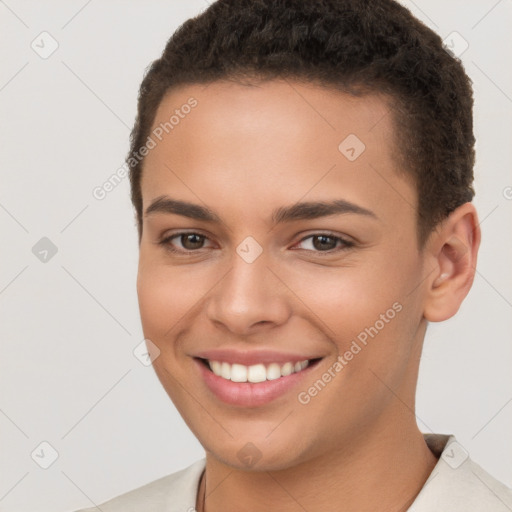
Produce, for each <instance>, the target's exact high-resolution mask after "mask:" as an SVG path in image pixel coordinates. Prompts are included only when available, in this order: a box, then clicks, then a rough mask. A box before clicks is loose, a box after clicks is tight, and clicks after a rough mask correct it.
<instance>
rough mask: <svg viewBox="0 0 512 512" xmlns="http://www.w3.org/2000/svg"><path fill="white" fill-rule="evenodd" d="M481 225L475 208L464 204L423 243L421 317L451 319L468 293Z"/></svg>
mask: <svg viewBox="0 0 512 512" xmlns="http://www.w3.org/2000/svg"><path fill="white" fill-rule="evenodd" d="M480 238H481V232H480V225H479V223H478V216H477V213H476V210H475V207H474V206H473V204H471V203H465V204H463V205H461V206H459V207H458V208H457V209H456V210H454V211H453V212H452V213H451V214H450V215H449V216H448V217H447V218H446V219H445V220H443V221H442V222H441V223H440V224H439V225H438V226H437V227H436V229H435V230H434V231H433V232H432V234H431V235H430V237H429V239H428V241H427V243H426V246H425V258H426V261H427V265H428V266H427V268H431V269H433V270H432V271H431V273H430V274H429V276H428V278H427V280H426V282H425V284H426V289H425V292H426V296H425V302H424V311H423V315H424V317H425V318H426V319H427V320H428V321H430V322H441V321H443V320H447V319H448V318H451V317H452V316H453V315H455V313H457V311H458V310H459V307H460V305H461V303H462V301H463V300H464V298H465V297H466V295H467V294H468V292H469V290H470V288H471V285H472V284H473V279H474V277H475V271H476V260H477V254H478V248H479V247H480Z"/></svg>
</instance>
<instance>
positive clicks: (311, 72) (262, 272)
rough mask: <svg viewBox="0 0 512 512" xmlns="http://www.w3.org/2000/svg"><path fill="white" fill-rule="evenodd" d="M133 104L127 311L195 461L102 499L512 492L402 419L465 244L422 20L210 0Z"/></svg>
mask: <svg viewBox="0 0 512 512" xmlns="http://www.w3.org/2000/svg"><path fill="white" fill-rule="evenodd" d="M138 108H139V109H138V118H137V122H136V125H135V128H134V130H133V133H132V141H131V142H132V145H131V151H130V154H129V156H128V164H129V165H130V166H131V176H130V178H131V185H132V200H133V204H134V206H135V210H136V214H137V222H138V229H139V241H140V262H139V274H138V282H137V288H138V297H139V304H140V312H141V319H142V325H143V330H144V334H145V337H146V339H147V344H148V349H149V351H150V353H151V354H152V355H153V357H154V360H153V365H154V368H155V371H156V373H157V375H158V377H159V379H160V381H161V383H162V385H163V386H164V388H165V389H166V391H167V392H168V394H169V396H170V398H171V399H172V401H173V402H174V404H175V406H176V407H177V408H178V410H179V412H180V413H181V415H182V416H183V418H184V420H185V421H186V423H187V425H188V426H189V427H190V429H191V430H192V431H193V432H194V434H195V435H196V436H197V438H198V440H199V441H200V442H201V444H202V445H203V447H204V449H205V452H206V458H205V459H202V460H200V461H197V462H196V463H195V464H193V465H192V466H190V467H188V468H186V469H184V470H183V471H181V472H178V473H175V474H173V475H169V476H167V477H164V478H162V479H160V480H157V481H155V482H152V483H150V484H148V485H146V486H144V487H141V488H139V489H136V490H134V491H131V492H129V493H127V494H124V495H122V496H119V497H117V498H114V499H112V500H110V501H109V502H107V503H104V504H102V505H101V506H100V508H101V510H103V511H104V512H113V511H123V512H126V511H130V510H133V511H135V510H137V511H139V512H140V511H152V512H158V511H162V512H163V511H168V512H170V511H182V512H185V511H192V510H194V509H196V510H198V511H200V512H204V511H206V512H218V511H223V512H231V511H233V512H235V511H236V512H239V511H273V510H275V511H279V512H288V511H299V510H307V511H310V512H312V511H320V510H321V511H332V512H334V511H344V512H361V511H376V510H378V511H390V512H391V511H393V512H396V511H405V510H409V511H414V512H427V511H428V512H430V511H440V510H443V511H445V510H446V511H448V510H449V511H450V512H456V511H461V512H462V511H464V512H468V511H482V512H483V511H485V512H488V511H507V510H512V495H511V493H510V491H509V490H508V489H507V488H506V487H505V486H503V485H502V484H500V483H499V482H497V481H496V480H494V479H493V478H492V477H491V476H490V475H489V474H487V473H486V472H485V471H483V470H482V469H481V468H480V467H479V466H478V465H476V464H475V463H473V462H472V461H471V460H470V459H469V458H468V457H467V453H466V452H465V450H464V447H463V446H461V445H460V444H459V443H457V441H456V440H455V438H454V437H453V436H443V435H434V434H430V435H427V434H425V435H424V434H422V433H421V432H420V431H419V429H418V427H417V424H416V418H415V414H414V407H415V403H414V397H415V388H416V381H417V375H418V366H419V360H420V354H421V349H422V344H423V339H424V336H425V332H426V329H427V323H428V322H439V321H443V320H446V319H448V318H450V317H452V316H453V315H454V314H455V313H456V312H457V310H458V308H459V306H460V304H461V302H462V301H463V299H464V298H465V296H466V294H467V293H468V291H469V289H470V287H471V284H472V281H473V276H474V272H475V265H476V259H477V251H478V247H479V243H480V229H479V225H478V220H477V215H476V212H475V208H474V207H473V205H472V204H471V200H472V198H473V189H472V180H473V171H472V169H473V163H474V150H473V145H474V137H473V132H472V113H471V109H472V92H471V86H470V82H469V79H468V78H467V76H466V75H465V73H464V70H463V68H462V66H461V64H460V62H459V61H458V60H456V59H455V58H453V57H452V56H451V55H450V54H449V53H447V52H446V51H445V50H444V49H443V46H442V42H441V40H440V38H439V36H437V35H436V34H434V33H433V32H432V31H431V30H429V29H428V28H426V27H425V26H424V25H423V24H421V23H420V22H419V21H418V20H416V19H415V18H413V17H412V16H411V14H410V13H409V12H408V11H407V10H406V9H405V8H403V7H401V6H400V5H399V4H397V3H395V2H393V1H392V0H374V1H371V2H362V1H360V0H359V1H358V0H322V1H317V0H219V1H217V2H215V3H214V4H213V5H211V6H210V7H209V8H208V9H207V10H206V11H205V12H204V13H203V14H201V15H200V16H198V17H197V18H194V19H192V20H189V21H187V22H186V23H185V24H184V25H183V26H182V27H181V28H180V29H179V30H178V31H177V32H176V33H175V34H174V36H173V37H172V38H171V39H170V41H169V43H168V45H167V47H166V49H165V51H164V53H163V55H162V57H161V58H160V59H159V60H157V61H156V62H154V63H153V65H152V66H151V68H150V69H149V71H148V73H147V75H146V77H145V79H144V81H143V83H142V86H141V91H140V97H139V107H138ZM89 510H94V509H89Z"/></svg>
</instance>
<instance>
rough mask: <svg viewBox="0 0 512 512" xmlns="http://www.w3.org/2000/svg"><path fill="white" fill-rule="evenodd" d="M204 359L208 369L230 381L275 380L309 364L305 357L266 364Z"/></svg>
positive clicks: (296, 371) (300, 369) (253, 381)
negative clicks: (303, 358) (231, 362)
mask: <svg viewBox="0 0 512 512" xmlns="http://www.w3.org/2000/svg"><path fill="white" fill-rule="evenodd" d="M203 361H205V362H206V363H207V364H208V366H209V368H210V370H211V371H212V372H213V373H214V374H215V375H217V376H218V377H221V378H223V379H226V380H230V381H232V382H252V383H258V382H264V381H266V380H276V379H279V378H281V377H287V376H288V375H291V374H292V373H298V372H300V371H302V370H304V369H305V368H307V367H308V366H309V363H310V361H309V360H308V359H305V360H303V361H297V362H295V363H294V362H292V361H288V362H285V363H270V364H268V365H264V364H262V363H260V364H253V365H251V366H246V365H243V364H236V363H235V364H230V363H227V362H225V361H223V362H221V361H209V360H203Z"/></svg>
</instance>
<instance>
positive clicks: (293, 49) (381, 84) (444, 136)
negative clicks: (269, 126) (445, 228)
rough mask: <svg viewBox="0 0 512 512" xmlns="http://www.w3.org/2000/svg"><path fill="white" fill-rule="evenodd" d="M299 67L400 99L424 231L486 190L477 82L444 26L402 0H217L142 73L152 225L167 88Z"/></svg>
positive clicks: (400, 149)
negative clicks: (158, 127) (156, 127)
mask: <svg viewBox="0 0 512 512" xmlns="http://www.w3.org/2000/svg"><path fill="white" fill-rule="evenodd" d="M251 77H252V78H254V79H263V80H267V79H268V80H271V79H278V78H292V79H296V80H301V81H306V82H310V83H316V84H319V85H321V86H325V87H330V88H332V89H335V90H339V91H342V92H345V93H349V94H353V95H359V96H361V95H364V94H371V93H381V94H382V93H383V94H385V95H386V96H387V97H389V98H390V99H391V105H392V107H393V108H392V112H393V121H394V126H395V132H396V133H395V140H396V141H397V148H396V153H397V155H398V157H399V161H400V163H401V165H400V170H401V171H402V172H405V173H406V174H407V175H409V176H410V177H411V178H412V180H413V183H414V185H415V187H416V190H417V198H418V209H417V220H418V240H419V245H420V246H422V245H423V244H424V242H425V240H426V239H427V237H428V235H429V234H430V232H431V231H432V229H434V227H435V226H436V225H437V224H438V223H439V222H440V221H441V220H443V219H444V218H445V217H446V216H447V215H448V214H449V213H450V212H452V211H453V210H454V209H455V208H457V207H458V206H460V205H461V204H464V203H465V202H468V201H471V200H472V199H473V196H474V190H473V187H472V183H473V165H474V160H475V153H474V143H475V139H474V135H473V117H472V107H473V92H472V85H471V81H470V79H469V78H468V76H467V75H466V73H465V71H464V68H463V66H462V64H461V62H460V60H458V59H457V58H455V57H454V56H453V55H451V54H450V53H448V51H446V50H445V48H444V47H443V42H442V40H441V38H440V37H439V35H437V34H436V33H435V32H433V31H432V30H431V29H429V28H428V27H427V26H425V25H424V24H423V23H422V22H420V21H419V20H418V19H416V18H415V17H414V16H413V15H412V14H411V13H410V12H409V11H408V10H407V9H406V8H405V7H403V6H402V5H400V4H399V3H397V2H395V1H393V0H367V1H362V0H217V1H216V2H214V3H213V4H212V5H211V6H210V7H209V8H208V9H206V10H205V11H204V12H202V13H201V14H200V15H198V16H196V17H194V18H191V19H189V20H187V21H186V22H185V23H183V24H182V25H181V26H180V27H179V28H178V30H176V32H175V33H174V34H173V35H172V37H171V38H170V39H169V41H168V42H167V45H166V47H165V49H164V51H163V53H162V56H161V57H160V58H159V59H158V60H155V61H154V62H153V63H152V64H151V65H150V66H149V68H148V70H147V72H146V74H145V77H144V79H143V81H142V84H141V87H140V91H139V97H138V112H137V118H136V121H135V125H134V128H133V130H132V133H131V137H130V143H131V144H130V151H129V153H128V156H127V160H126V161H127V163H129V167H130V184H131V200H132V203H133V206H134V207H135V212H136V219H137V227H138V232H139V243H140V239H141V236H142V194H141V178H142V172H143V164H144V160H143V159H140V158H139V159H135V158H133V157H134V156H135V155H136V154H137V151H138V149H139V148H140V147H141V146H143V145H144V142H145V141H146V139H147V137H148V136H149V133H150V130H151V127H152V123H153V122H154V118H155V115H156V111H157V109H158V106H159V105H160V102H161V101H162V99H163V97H164V95H165V94H166V93H167V92H168V91H169V90H170V89H171V88H174V87H177V86H180V85H187V84H206V83H209V82H213V81H215V80H222V79H230V80H244V79H247V78H249V79H250V78H251Z"/></svg>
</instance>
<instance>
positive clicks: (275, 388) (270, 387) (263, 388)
mask: <svg viewBox="0 0 512 512" xmlns="http://www.w3.org/2000/svg"><path fill="white" fill-rule="evenodd" d="M194 361H195V363H196V365H198V367H199V371H200V373H201V376H202V377H203V380H204V382H205V383H206V385H207V386H208V388H209V389H210V391H211V392H212V393H213V394H214V395H215V396H216V397H217V398H218V399H219V400H221V401H222V402H225V403H227V404H230V405H238V406H240V407H257V406H260V405H265V404H268V403H269V402H272V400H275V399H276V398H278V397H280V396H282V395H284V394H285V393H286V392H288V391H290V390H291V389H292V388H293V387H294V386H296V385H297V384H298V383H299V382H300V381H301V380H302V379H303V378H304V377H306V376H307V375H309V373H310V372H311V370H313V369H314V368H315V367H316V366H317V364H318V363H319V361H315V362H314V363H312V364H310V365H309V366H308V367H307V368H305V369H304V370H301V371H300V372H298V373H292V374H291V375H287V376H286V377H280V378H279V379H274V380H266V381H263V382H256V383H252V382H233V381H231V380H227V379H223V378H222V377H219V376H218V375H215V374H214V373H213V372H212V371H210V370H209V369H208V368H206V366H205V365H204V363H202V362H201V361H200V360H198V359H195V360H194Z"/></svg>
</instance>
